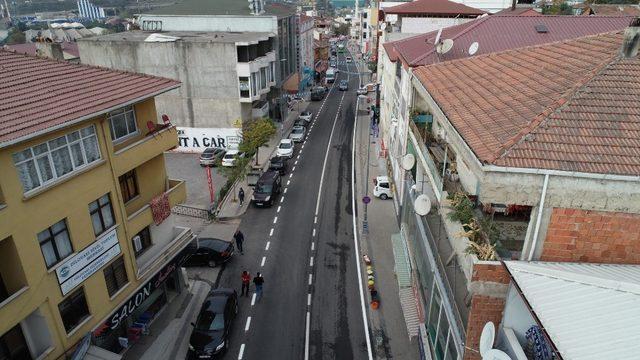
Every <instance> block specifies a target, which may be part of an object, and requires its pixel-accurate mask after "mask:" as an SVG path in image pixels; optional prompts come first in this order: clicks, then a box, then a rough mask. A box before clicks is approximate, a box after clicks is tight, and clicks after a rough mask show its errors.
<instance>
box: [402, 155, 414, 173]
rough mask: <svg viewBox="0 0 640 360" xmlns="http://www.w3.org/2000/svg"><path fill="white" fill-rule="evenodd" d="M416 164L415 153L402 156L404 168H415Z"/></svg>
mask: <svg viewBox="0 0 640 360" xmlns="http://www.w3.org/2000/svg"><path fill="white" fill-rule="evenodd" d="M415 164H416V157H415V156H413V154H406V155H405V156H403V157H402V168H403V169H405V170H406V171H409V170H411V169H413V165H415Z"/></svg>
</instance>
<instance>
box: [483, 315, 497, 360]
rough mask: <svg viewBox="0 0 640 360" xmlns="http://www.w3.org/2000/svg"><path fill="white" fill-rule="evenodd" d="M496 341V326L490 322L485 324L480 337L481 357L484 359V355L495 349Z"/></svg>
mask: <svg viewBox="0 0 640 360" xmlns="http://www.w3.org/2000/svg"><path fill="white" fill-rule="evenodd" d="M495 340H496V326H495V325H494V324H493V322H491V321H489V322H488V323H486V324H484V328H482V334H481V335H480V355H482V358H483V359H484V355H485V354H486V353H487V352H488V351H489V350H491V349H492V348H493V342H494V341H495Z"/></svg>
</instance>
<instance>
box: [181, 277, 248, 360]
mask: <svg viewBox="0 0 640 360" xmlns="http://www.w3.org/2000/svg"><path fill="white" fill-rule="evenodd" d="M237 315H238V294H237V293H236V291H235V290H233V289H215V290H211V291H210V292H209V294H207V297H206V298H205V299H204V303H203V304H202V307H201V308H200V312H199V313H198V318H197V319H196V322H195V323H191V326H193V331H192V332H191V337H190V338H189V358H191V359H215V358H217V357H218V356H220V355H223V354H224V353H225V352H226V351H227V350H228V349H229V336H230V334H231V327H232V326H233V322H234V319H235V318H236V316H237Z"/></svg>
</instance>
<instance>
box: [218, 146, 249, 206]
mask: <svg viewBox="0 0 640 360" xmlns="http://www.w3.org/2000/svg"><path fill="white" fill-rule="evenodd" d="M248 165H249V158H248V157H243V158H238V159H236V162H235V164H234V166H221V167H220V172H221V173H222V175H223V176H224V177H226V178H227V183H226V184H225V185H224V187H225V188H226V189H231V187H232V186H233V184H235V182H236V181H242V180H244V178H245V177H246V176H247V167H248ZM224 195H225V194H222V189H221V194H220V197H221V199H220V201H222V197H224ZM236 195H237V194H236V192H235V190H234V191H233V202H236V201H237V199H236Z"/></svg>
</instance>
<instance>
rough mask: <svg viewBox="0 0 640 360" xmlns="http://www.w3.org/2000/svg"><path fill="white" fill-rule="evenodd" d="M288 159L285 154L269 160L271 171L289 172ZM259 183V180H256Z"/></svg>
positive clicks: (281, 173)
mask: <svg viewBox="0 0 640 360" xmlns="http://www.w3.org/2000/svg"><path fill="white" fill-rule="evenodd" d="M287 160H288V159H287V158H286V157H283V156H274V157H272V158H271V160H269V171H277V172H278V173H280V175H281V176H282V175H284V174H285V173H286V172H287V165H288V161H287ZM256 183H257V182H256Z"/></svg>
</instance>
